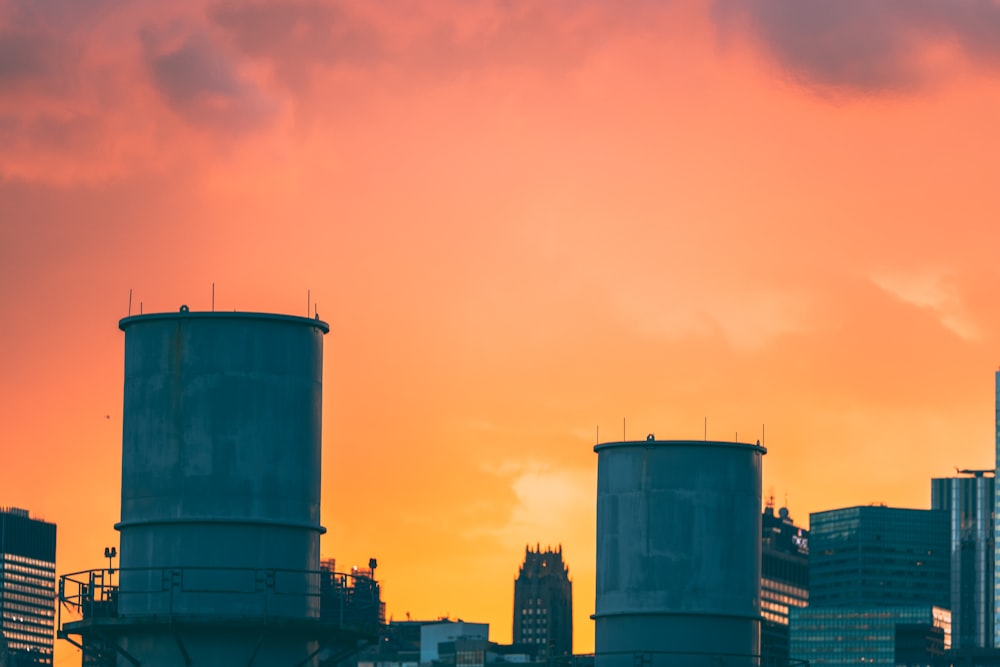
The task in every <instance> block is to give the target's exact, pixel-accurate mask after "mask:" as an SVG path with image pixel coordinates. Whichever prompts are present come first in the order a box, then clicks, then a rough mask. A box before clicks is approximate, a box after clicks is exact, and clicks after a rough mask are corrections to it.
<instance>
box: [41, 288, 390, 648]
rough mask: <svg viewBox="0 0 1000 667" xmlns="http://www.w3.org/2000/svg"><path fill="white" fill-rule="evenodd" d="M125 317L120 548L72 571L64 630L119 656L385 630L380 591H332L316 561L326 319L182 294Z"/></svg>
mask: <svg viewBox="0 0 1000 667" xmlns="http://www.w3.org/2000/svg"><path fill="white" fill-rule="evenodd" d="M119 327H120V328H121V329H122V331H124V332H125V387H124V412H123V434H122V504H121V521H120V522H119V523H117V524H116V525H115V528H116V529H117V530H119V531H120V533H121V548H120V556H121V558H120V563H119V567H114V563H113V562H109V567H108V568H106V569H100V570H90V571H87V572H83V573H76V574H73V575H66V576H64V577H63V579H62V581H61V582H60V601H61V602H62V603H64V604H61V605H60V613H62V609H63V607H64V606H65V607H66V608H68V609H71V610H73V609H75V610H76V611H78V612H79V614H80V616H79V617H77V618H74V619H72V620H69V621H66V622H62V619H60V625H61V628H60V633H59V634H60V637H62V638H65V639H69V640H70V641H72V642H73V643H76V644H77V645H78V646H81V648H83V649H84V653H85V659H86V657H87V655H88V653H89V654H91V655H93V654H95V653H96V654H99V655H101V656H102V657H101V662H102V663H103V664H116V663H115V661H114V660H116V661H117V665H119V666H120V667H125V666H126V665H143V666H144V667H145V666H150V667H173V666H181V665H220V666H225V665H268V666H270V665H276V666H277V665H288V666H289V667H291V666H292V665H315V664H317V655H319V653H320V651H321V650H323V649H328V650H330V649H332V650H334V652H336V651H337V650H339V649H343V650H350V649H352V648H354V647H356V646H357V645H358V642H359V641H363V640H365V639H371V638H373V637H374V634H375V632H376V631H377V623H378V615H377V600H355V599H353V598H351V599H350V600H346V601H345V600H344V599H342V600H340V603H339V604H330V601H329V600H327V599H323V598H324V596H330V595H337V594H338V593H337V589H338V587H337V586H332V587H331V586H330V581H328V579H329V577H330V574H331V573H328V572H324V571H322V570H321V568H320V562H319V539H320V535H321V534H322V533H323V532H324V530H325V529H324V528H323V527H322V525H321V524H320V481H321V480H320V471H321V424H322V418H321V415H322V412H321V409H322V369H323V336H324V335H325V334H326V333H327V332H328V331H329V326H328V325H327V324H326V323H325V322H322V321H320V320H319V319H309V318H304V317H293V316H287V315H273V314H264V313H238V312H232V313H226V312H190V311H189V310H188V309H187V308H186V307H182V308H181V310H180V312H178V313H161V314H150V315H139V316H133V317H127V318H125V319H123V320H121V321H120V322H119ZM109 554H110V552H109ZM341 581H343V580H341ZM345 590H346V589H345V588H341V593H343V592H344V591H345ZM359 590H360V589H359ZM366 590H370V591H373V590H375V587H374V586H368V587H367V589H366ZM351 591H352V592H353V587H352V589H351ZM365 603H367V604H368V611H370V612H371V613H370V614H361V615H359V614H358V605H359V604H360V605H362V606H364V604H365ZM352 605H353V607H352ZM321 611H322V613H321ZM76 637H79V639H80V641H77V640H76V639H75V638H76ZM111 656H115V658H114V660H113V659H112V658H111Z"/></svg>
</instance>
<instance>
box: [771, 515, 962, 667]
mask: <svg viewBox="0 0 1000 667" xmlns="http://www.w3.org/2000/svg"><path fill="white" fill-rule="evenodd" d="M809 528H810V531H809V606H808V607H806V608H792V609H791V610H790V624H789V626H790V653H791V656H792V657H793V658H796V659H801V660H808V661H809V662H810V663H811V664H824V665H828V666H830V667H847V666H848V665H858V664H862V663H864V664H868V665H875V666H879V665H884V666H886V667H899V666H901V665H914V664H922V665H927V664H931V663H932V662H933V661H934V660H935V659H936V658H937V656H940V655H941V654H943V652H944V651H945V650H946V649H948V648H949V646H950V639H951V613H950V612H949V610H948V607H949V605H950V600H951V595H950V587H949V584H950V576H951V575H950V570H951V558H950V548H949V545H950V541H949V516H948V513H947V512H944V511H942V510H918V509H900V508H894V507H885V506H883V505H878V506H863V507H848V508H844V509H837V510H830V511H827V512H819V513H816V514H811V515H810V520H809Z"/></svg>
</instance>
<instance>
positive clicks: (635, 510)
mask: <svg viewBox="0 0 1000 667" xmlns="http://www.w3.org/2000/svg"><path fill="white" fill-rule="evenodd" d="M594 451H595V452H597V455H598V463H597V599H596V606H595V614H594V621H595V628H594V630H595V637H594V639H595V653H596V656H597V662H598V667H619V666H620V667H634V666H635V665H638V664H640V662H641V664H642V665H643V667H657V666H658V665H673V664H683V665H692V666H696V667H697V666H700V665H715V664H722V663H721V662H720V660H722V661H724V662H725V664H727V665H730V666H735V665H755V664H757V661H756V660H755V659H754V658H753V657H752V656H755V655H757V654H758V653H759V648H760V558H761V556H760V540H761V518H760V497H761V456H762V455H763V454H764V453H765V452H766V450H765V449H764V448H763V447H761V446H760V445H759V444H757V445H753V444H743V443H737V442H710V441H690V440H656V439H655V437H653V436H652V435H650V436H649V437H648V438H647V439H646V440H643V441H627V442H609V443H603V444H598V445H597V446H596V447H594Z"/></svg>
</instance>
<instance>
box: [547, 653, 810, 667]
mask: <svg viewBox="0 0 1000 667" xmlns="http://www.w3.org/2000/svg"><path fill="white" fill-rule="evenodd" d="M548 662H549V663H550V665H551V666H552V667H594V666H595V665H598V666H600V665H612V666H613V667H689V666H690V665H697V666H698V667H809V661H808V660H796V659H792V658H777V657H774V656H766V655H765V656H762V655H758V654H741V653H719V652H712V651H705V652H697V651H615V652H611V651H608V652H603V653H591V654H576V655H572V656H565V657H556V658H551V659H550V660H549V661H548Z"/></svg>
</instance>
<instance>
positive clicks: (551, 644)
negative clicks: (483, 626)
mask: <svg viewBox="0 0 1000 667" xmlns="http://www.w3.org/2000/svg"><path fill="white" fill-rule="evenodd" d="M514 643H515V644H518V643H525V644H536V645H538V646H539V657H540V658H542V659H545V658H555V657H560V656H569V655H573V582H572V581H570V578H569V568H568V567H567V566H566V565H565V564H564V563H563V556H562V546H561V545H560V546H559V547H558V548H557V549H555V550H553V549H552V548H546V549H545V551H542V550H541V548H540V547H539V546H537V545H536V547H535V550H534V551H532V549H531V547H525V549H524V564H522V565H521V568H520V571H519V572H518V575H517V579H516V580H514Z"/></svg>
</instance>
